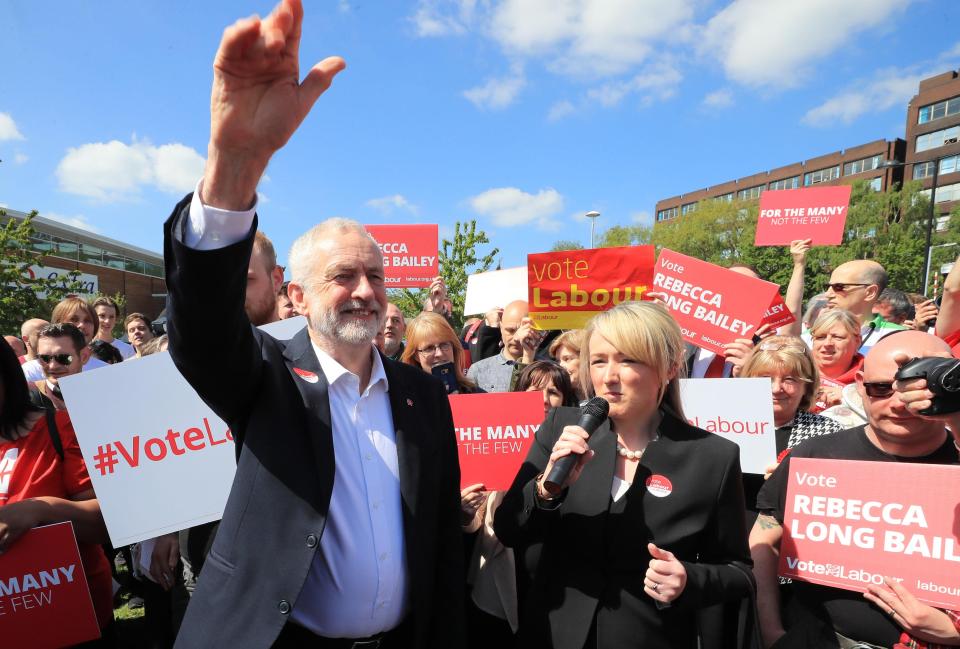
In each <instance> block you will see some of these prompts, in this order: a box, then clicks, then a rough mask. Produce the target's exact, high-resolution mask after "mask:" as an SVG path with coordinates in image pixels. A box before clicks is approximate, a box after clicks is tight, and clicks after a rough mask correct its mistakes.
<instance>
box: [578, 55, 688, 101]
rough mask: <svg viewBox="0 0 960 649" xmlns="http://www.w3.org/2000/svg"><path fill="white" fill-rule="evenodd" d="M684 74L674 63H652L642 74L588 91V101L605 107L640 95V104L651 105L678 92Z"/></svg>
mask: <svg viewBox="0 0 960 649" xmlns="http://www.w3.org/2000/svg"><path fill="white" fill-rule="evenodd" d="M682 79H683V76H682V75H681V74H680V72H679V70H677V69H676V68H675V67H674V66H673V64H671V63H670V62H668V61H660V62H657V63H654V64H651V65H649V66H647V67H646V69H645V70H644V71H643V72H641V73H640V74H638V75H636V76H634V77H633V78H631V79H628V80H626V81H614V82H610V83H605V84H603V85H602V86H599V87H597V88H591V89H590V90H588V91H587V97H586V98H587V101H588V102H590V103H599V104H600V105H601V106H603V107H605V108H610V107H613V106H618V105H619V104H620V102H622V101H623V100H624V98H626V97H627V96H628V95H633V94H637V95H640V97H641V99H640V104H641V105H642V106H649V105H650V104H652V103H653V102H655V101H662V100H665V99H669V98H670V97H672V96H673V95H674V93H676V91H677V86H679V85H680V81H681V80H682Z"/></svg>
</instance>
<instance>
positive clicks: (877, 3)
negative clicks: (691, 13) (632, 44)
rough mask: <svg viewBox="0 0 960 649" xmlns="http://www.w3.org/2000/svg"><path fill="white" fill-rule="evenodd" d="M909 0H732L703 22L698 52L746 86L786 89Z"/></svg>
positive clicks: (797, 83)
mask: <svg viewBox="0 0 960 649" xmlns="http://www.w3.org/2000/svg"><path fill="white" fill-rule="evenodd" d="M909 4H910V0H844V1H843V2H837V1H836V0H803V1H802V2H797V1H796V0H734V1H733V2H731V3H730V4H729V5H727V7H725V8H724V9H723V10H722V11H720V12H719V13H717V14H716V15H715V16H714V17H713V18H711V19H710V21H709V22H708V23H707V25H706V28H705V29H704V30H703V35H702V38H701V39H699V43H700V52H701V54H703V55H705V56H708V57H711V58H717V59H719V60H720V61H721V63H722V64H723V67H724V70H725V71H726V74H727V76H728V77H729V78H730V79H733V80H734V81H737V82H739V83H742V84H745V85H749V86H768V87H773V88H788V87H792V86H796V85H799V84H800V83H801V82H802V81H803V79H804V78H805V77H806V76H808V74H809V72H810V70H809V69H808V68H809V66H810V65H811V64H813V63H815V62H817V61H820V60H822V59H826V58H827V57H828V56H829V55H830V54H832V53H833V52H834V50H836V49H837V48H839V47H840V46H842V45H845V44H847V43H850V42H851V41H853V40H854V38H855V36H856V35H857V33H859V32H861V31H864V30H868V29H871V28H874V27H878V26H880V25H883V24H884V23H886V22H887V21H888V19H890V18H891V17H892V16H894V15H895V14H899V13H902V12H903V11H904V10H905V9H906V7H907V5H909Z"/></svg>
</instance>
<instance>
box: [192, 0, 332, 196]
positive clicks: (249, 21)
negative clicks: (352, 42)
mask: <svg viewBox="0 0 960 649" xmlns="http://www.w3.org/2000/svg"><path fill="white" fill-rule="evenodd" d="M302 25H303V6H302V5H301V1H300V0H281V2H280V4H278V5H277V6H276V7H275V8H274V10H273V12H272V13H271V14H270V15H269V16H267V17H266V18H264V19H260V18H258V17H256V16H253V17H251V18H245V19H243V20H238V21H237V22H236V23H234V24H233V25H231V26H230V27H228V28H227V29H226V30H225V31H224V32H223V39H222V40H221V41H220V48H219V49H218V50H217V55H216V58H215V59H214V63H213V90H212V92H211V96H210V144H209V146H208V160H207V167H206V171H205V174H204V182H203V200H204V203H206V204H207V205H211V206H214V207H221V208H224V209H233V210H243V209H248V208H249V207H250V206H251V205H252V204H253V201H254V198H255V196H256V188H257V183H258V182H259V181H260V176H261V175H262V174H263V171H264V170H265V169H266V167H267V163H268V162H269V161H270V157H271V156H272V155H273V154H274V152H276V151H277V150H278V149H280V148H281V147H282V146H283V145H284V144H286V143H287V141H288V140H289V139H290V136H291V135H293V133H294V131H296V130H297V127H299V126H300V123H301V122H303V120H304V118H305V117H306V116H307V113H309V112H310V109H311V108H312V107H313V104H314V102H315V101H316V100H317V98H318V97H320V95H322V94H323V92H324V91H325V90H326V89H327V88H329V87H330V83H331V82H332V81H333V77H334V76H336V74H337V73H338V72H340V71H341V70H343V68H344V67H345V66H346V64H345V63H344V61H343V59H341V58H340V57H337V56H333V57H329V58H326V59H324V60H323V61H321V62H320V63H318V64H316V65H315V66H313V68H311V70H310V72H308V73H307V75H306V77H305V78H304V79H303V81H302V82H301V81H300V63H299V55H300V31H301V27H302Z"/></svg>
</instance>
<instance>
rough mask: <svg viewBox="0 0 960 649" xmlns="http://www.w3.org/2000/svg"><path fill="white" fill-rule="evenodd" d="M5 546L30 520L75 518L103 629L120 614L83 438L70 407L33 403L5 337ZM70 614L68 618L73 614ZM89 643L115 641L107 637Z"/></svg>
mask: <svg viewBox="0 0 960 649" xmlns="http://www.w3.org/2000/svg"><path fill="white" fill-rule="evenodd" d="M0 466H2V467H3V473H4V478H5V481H4V483H3V484H2V487H3V488H2V489H0V554H2V553H3V552H5V551H6V550H7V549H8V548H9V547H11V546H12V545H13V544H14V543H16V542H17V541H18V539H20V537H21V536H22V535H23V534H24V533H25V532H27V531H29V530H30V529H31V528H34V527H38V526H40V525H50V524H52V523H60V522H63V521H70V522H71V523H73V530H74V532H75V533H76V536H77V544H78V546H79V548H80V557H81V559H82V560H83V568H84V572H85V573H86V575H87V582H88V584H89V586H90V595H91V597H92V598H93V605H94V608H95V609H96V612H97V619H98V621H99V623H100V629H101V631H105V630H107V629H108V628H109V627H110V624H111V623H112V622H113V588H112V583H111V577H110V565H109V563H108V562H107V557H106V555H104V553H103V549H102V548H101V547H100V545H99V544H100V543H103V542H105V541H106V540H107V531H106V527H105V526H104V523H103V516H102V515H101V513H100V503H99V501H98V500H97V498H96V494H94V492H93V487H92V486H91V483H90V476H89V474H88V473H87V467H86V465H85V464H84V462H83V456H82V455H81V454H80V445H79V444H78V443H77V438H76V435H75V433H74V432H73V425H72V424H71V423H70V417H69V415H68V414H67V413H66V412H65V411H57V412H54V411H52V410H51V411H45V410H42V409H39V408H36V407H34V406H33V405H31V403H30V395H29V392H28V388H27V383H26V381H24V378H23V371H22V370H21V369H20V362H19V361H18V360H17V356H16V354H15V353H14V352H13V349H11V348H10V345H8V344H7V342H6V341H0ZM68 622H69V621H68ZM104 635H105V638H104V639H102V640H101V641H99V642H98V643H94V644H91V645H90V646H103V647H106V646H112V642H110V641H109V640H107V639H106V638H108V637H112V633H105V634H104Z"/></svg>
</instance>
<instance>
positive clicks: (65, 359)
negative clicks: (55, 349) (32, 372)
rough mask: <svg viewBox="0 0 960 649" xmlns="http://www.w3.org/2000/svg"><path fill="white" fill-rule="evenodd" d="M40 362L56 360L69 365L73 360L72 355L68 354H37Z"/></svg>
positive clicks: (48, 362)
mask: <svg viewBox="0 0 960 649" xmlns="http://www.w3.org/2000/svg"><path fill="white" fill-rule="evenodd" d="M37 358H39V359H40V362H41V363H43V364H45V365H49V364H50V361H57V362H58V363H60V364H61V365H69V364H70V363H72V362H73V356H71V355H70V354H37Z"/></svg>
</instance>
